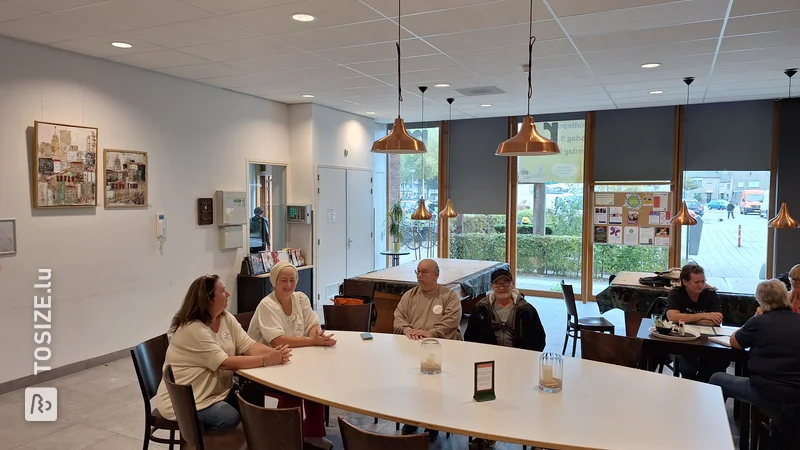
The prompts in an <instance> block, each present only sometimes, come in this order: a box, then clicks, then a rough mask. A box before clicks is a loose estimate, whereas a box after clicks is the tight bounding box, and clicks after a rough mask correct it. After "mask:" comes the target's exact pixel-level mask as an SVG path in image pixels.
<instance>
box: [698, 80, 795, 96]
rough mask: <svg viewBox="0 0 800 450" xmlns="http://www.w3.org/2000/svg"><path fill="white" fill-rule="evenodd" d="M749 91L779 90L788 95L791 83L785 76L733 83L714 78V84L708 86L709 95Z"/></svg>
mask: <svg viewBox="0 0 800 450" xmlns="http://www.w3.org/2000/svg"><path fill="white" fill-rule="evenodd" d="M748 89H753V90H755V89H778V90H783V91H786V92H787V93H788V91H789V82H788V79H786V77H785V76H784V79H771V80H755V81H739V82H733V83H721V82H719V79H718V78H717V77H714V83H713V84H712V85H710V86H708V92H709V94H710V93H711V92H724V91H741V90H748Z"/></svg>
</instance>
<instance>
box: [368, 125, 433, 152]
mask: <svg viewBox="0 0 800 450" xmlns="http://www.w3.org/2000/svg"><path fill="white" fill-rule="evenodd" d="M372 151H373V153H390V154H396V155H404V154H406V155H407V154H418V153H426V152H427V151H428V149H427V148H425V143H424V142H422V141H420V140H419V139H416V138H414V137H413V136H411V135H410V134H408V131H407V130H406V125H405V123H403V119H401V118H400V117H398V118H397V119H394V127H392V132H391V133H389V134H388V135H386V136H384V137H382V138H380V139H378V140H377V141H375V142H374V143H373V144H372Z"/></svg>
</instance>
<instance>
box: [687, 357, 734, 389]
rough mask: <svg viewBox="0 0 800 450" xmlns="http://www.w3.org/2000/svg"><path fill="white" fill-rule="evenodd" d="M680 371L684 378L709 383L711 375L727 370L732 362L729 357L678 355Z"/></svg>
mask: <svg viewBox="0 0 800 450" xmlns="http://www.w3.org/2000/svg"><path fill="white" fill-rule="evenodd" d="M678 362H679V363H680V365H679V367H680V372H681V376H682V377H683V378H688V379H690V380H695V381H700V382H702V383H708V380H709V379H710V378H711V375H714V374H715V373H717V372H725V370H727V369H728V366H729V365H730V364H731V362H730V361H728V360H727V359H708V358H703V359H698V358H694V357H688V356H681V355H678Z"/></svg>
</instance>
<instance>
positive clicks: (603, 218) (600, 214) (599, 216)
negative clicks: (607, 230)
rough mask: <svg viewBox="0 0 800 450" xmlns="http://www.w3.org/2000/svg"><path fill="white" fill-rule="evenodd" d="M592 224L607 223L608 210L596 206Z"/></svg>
mask: <svg viewBox="0 0 800 450" xmlns="http://www.w3.org/2000/svg"><path fill="white" fill-rule="evenodd" d="M594 223H596V224H598V225H605V224H607V223H608V208H604V207H602V206H597V207H595V208H594Z"/></svg>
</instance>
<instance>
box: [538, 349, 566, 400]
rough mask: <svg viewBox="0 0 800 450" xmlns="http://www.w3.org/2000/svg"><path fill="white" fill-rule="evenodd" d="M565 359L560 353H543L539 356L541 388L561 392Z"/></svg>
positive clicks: (546, 390)
mask: <svg viewBox="0 0 800 450" xmlns="http://www.w3.org/2000/svg"><path fill="white" fill-rule="evenodd" d="M563 371H564V360H563V359H562V358H561V355H559V354H558V353H542V356H540V357H539V389H541V390H542V391H544V392H550V393H553V392H561V388H562V382H563Z"/></svg>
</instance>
